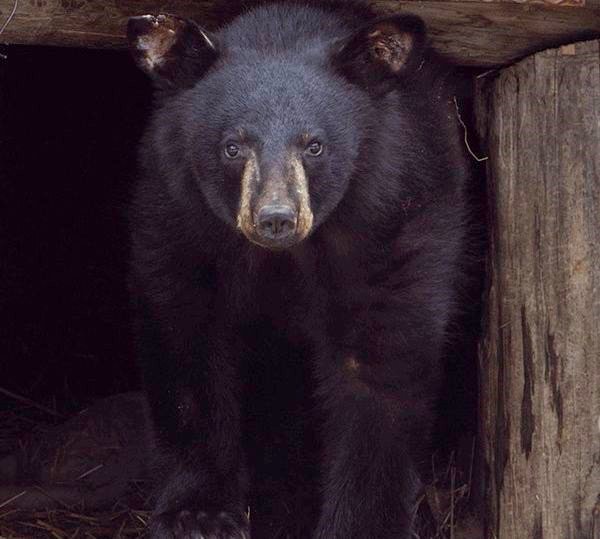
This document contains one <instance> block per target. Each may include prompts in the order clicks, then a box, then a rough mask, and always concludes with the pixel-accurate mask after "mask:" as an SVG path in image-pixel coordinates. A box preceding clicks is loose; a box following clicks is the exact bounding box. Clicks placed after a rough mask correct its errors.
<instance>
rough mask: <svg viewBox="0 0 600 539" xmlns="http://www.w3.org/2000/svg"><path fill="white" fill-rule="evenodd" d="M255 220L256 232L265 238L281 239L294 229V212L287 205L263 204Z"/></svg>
mask: <svg viewBox="0 0 600 539" xmlns="http://www.w3.org/2000/svg"><path fill="white" fill-rule="evenodd" d="M257 220H258V232H259V234H260V235H261V236H263V237H265V238H269V239H273V240H279V239H283V238H286V237H287V236H289V235H291V234H292V233H293V232H294V231H295V230H296V213H295V212H294V210H293V209H292V208H290V207H289V206H279V205H277V206H264V207H263V208H261V209H260V211H259V212H258V219H257Z"/></svg>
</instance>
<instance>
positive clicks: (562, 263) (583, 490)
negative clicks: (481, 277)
mask: <svg viewBox="0 0 600 539" xmlns="http://www.w3.org/2000/svg"><path fill="white" fill-rule="evenodd" d="M599 60H600V42H598V41H593V42H588V43H580V44H577V45H574V46H572V47H565V48H563V49H557V50H549V51H545V52H542V53H539V54H536V55H535V56H533V57H530V58H528V59H526V60H524V61H522V62H520V63H518V64H517V65H515V66H513V67H510V68H508V69H505V70H504V71H503V72H502V73H501V75H500V76H499V78H498V79H497V80H495V81H493V82H491V83H488V84H486V85H485V87H483V88H481V89H480V94H479V100H478V109H479V110H478V117H479V118H480V131H481V136H482V138H483V139H484V140H487V144H488V155H489V161H488V163H489V164H488V167H489V168H488V190H489V194H490V198H489V207H490V227H491V237H490V253H489V260H488V265H489V270H490V272H489V279H490V281H489V288H488V304H487V320H486V326H487V330H486V334H485V339H484V342H483V346H482V350H481V357H480V360H481V369H480V372H481V397H482V400H481V420H482V428H481V430H482V438H483V446H484V453H485V455H484V458H485V471H486V473H485V476H486V477H487V485H486V494H487V495H486V499H487V502H488V517H489V518H488V523H487V524H488V533H487V535H486V537H487V538H490V539H491V538H498V539H504V538H510V539H541V538H542V537H543V538H544V539H591V538H594V537H597V536H598V530H597V526H598V512H599V510H600V505H599V500H600V498H599V495H600V84H599V81H600V61H599Z"/></svg>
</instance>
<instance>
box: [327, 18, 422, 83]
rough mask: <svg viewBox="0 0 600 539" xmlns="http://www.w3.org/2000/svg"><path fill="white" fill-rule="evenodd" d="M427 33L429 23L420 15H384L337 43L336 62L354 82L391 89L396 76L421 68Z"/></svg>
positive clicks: (402, 75)
mask: <svg viewBox="0 0 600 539" xmlns="http://www.w3.org/2000/svg"><path fill="white" fill-rule="evenodd" d="M425 36H426V33H425V24H424V23H423V21H422V20H421V19H420V18H419V17H416V16H414V15H393V16H389V17H382V18H379V19H375V20H374V21H371V22H370V23H369V24H367V25H366V26H364V27H363V28H361V29H360V30H358V31H357V32H355V33H354V34H353V35H351V36H350V37H348V38H346V39H344V40H342V41H341V42H338V43H336V45H335V48H334V53H333V54H334V58H333V61H334V64H335V65H336V67H337V69H339V70H340V71H341V73H342V74H343V75H344V76H346V77H347V78H348V79H350V80H351V81H352V82H355V83H358V84H361V85H364V86H366V87H368V88H373V89H376V88H379V89H386V88H390V87H391V84H390V83H393V81H394V80H395V79H397V78H399V77H404V76H405V75H407V74H410V73H411V72H412V71H414V70H416V69H418V68H419V66H420V65H421V62H422V61H423V54H424V50H425V42H426V37H425Z"/></svg>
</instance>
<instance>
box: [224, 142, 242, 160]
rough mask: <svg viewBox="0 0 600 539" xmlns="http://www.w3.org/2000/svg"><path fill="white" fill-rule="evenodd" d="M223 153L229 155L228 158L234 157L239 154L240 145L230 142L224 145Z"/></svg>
mask: <svg viewBox="0 0 600 539" xmlns="http://www.w3.org/2000/svg"><path fill="white" fill-rule="evenodd" d="M225 155H226V156H227V157H229V159H235V158H236V157H238V156H239V155H240V147H239V146H238V145H237V144H234V143H233V142H230V143H229V144H227V146H225Z"/></svg>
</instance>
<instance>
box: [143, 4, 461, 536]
mask: <svg viewBox="0 0 600 539" xmlns="http://www.w3.org/2000/svg"><path fill="white" fill-rule="evenodd" d="M319 4H322V3H319ZM377 21H378V19H376V17H375V16H374V15H373V14H371V13H370V12H369V11H368V10H366V8H364V7H349V6H348V4H347V3H344V2H339V3H335V2H331V3H329V4H327V3H326V4H325V7H323V6H322V5H317V3H315V2H287V3H278V4H275V5H265V6H260V7H257V8H254V9H251V10H249V11H248V12H247V13H245V14H244V15H243V16H242V17H240V18H237V19H234V20H233V22H232V23H231V24H229V25H227V26H225V27H224V28H223V29H222V30H220V31H219V32H217V33H215V34H212V38H214V41H215V43H218V49H219V54H217V55H216V56H215V58H214V61H212V60H211V63H210V64H209V65H205V64H206V62H205V58H203V59H202V60H201V61H200V62H197V65H202V66H203V74H202V76H199V75H197V70H195V69H187V68H183V69H181V70H179V71H178V73H180V74H181V73H183V74H185V73H194V74H195V75H194V76H195V77H198V78H194V79H192V80H185V81H179V86H178V88H177V89H175V90H173V88H172V87H170V88H169V91H167V92H165V91H164V88H163V87H161V85H158V90H157V103H156V110H155V112H154V114H153V117H152V119H151V122H150V126H149V128H148V131H147V134H146V136H145V138H144V140H143V142H142V145H141V153H140V155H141V160H140V161H141V170H142V177H141V179H140V181H139V182H138V185H137V190H136V192H135V196H134V201H133V207H132V244H133V248H132V265H131V268H132V289H133V292H134V297H135V301H136V306H137V308H138V312H139V314H140V316H139V323H138V326H139V327H138V329H139V341H140V355H141V361H142V365H143V371H144V376H145V383H146V387H147V391H148V395H149V399H150V403H151V407H152V411H153V416H154V421H155V426H156V437H157V440H158V442H159V446H160V449H161V454H162V456H163V463H164V469H165V470H166V477H164V478H162V479H161V481H162V482H161V485H162V486H161V493H160V496H159V499H158V502H157V506H156V511H155V515H154V517H153V521H152V525H151V529H152V533H151V536H152V537H155V538H163V537H178V538H179V537H181V538H199V537H204V538H227V539H233V538H237V537H239V538H242V537H249V525H248V522H247V517H246V514H245V513H246V510H247V504H248V497H247V496H248V489H249V488H250V480H251V479H252V480H254V472H253V469H255V467H256V465H257V461H260V460H261V458H264V456H265V455H268V454H269V453H268V452H269V451H270V448H269V446H268V442H271V443H273V440H279V439H280V438H279V437H278V432H279V430H278V428H279V429H280V431H281V432H282V433H285V432H288V431H289V430H290V428H291V427H289V422H290V421H292V419H293V420H299V422H300V423H309V424H312V423H310V422H312V421H315V423H314V425H318V429H317V432H316V433H315V431H314V430H311V428H310V427H308V428H307V430H306V432H307V433H308V434H307V438H303V439H299V438H298V437H295V438H294V437H292V438H293V439H294V440H295V441H294V442H293V443H298V444H300V445H299V446H298V447H301V444H302V443H307V444H308V445H310V446H311V448H312V447H314V446H315V445H316V446H318V447H320V448H321V453H320V455H321V457H320V462H319V465H320V479H321V491H320V496H319V499H318V500H316V502H317V503H316V504H315V505H317V506H318V507H319V510H318V511H319V517H318V522H317V523H316V527H315V529H313V530H312V531H311V532H309V531H306V530H303V531H301V532H298V535H297V536H298V537H308V536H310V534H311V533H312V534H313V536H314V537H315V538H318V539H352V538H356V539H358V538H361V539H364V538H368V539H382V538H403V539H405V538H408V537H410V536H411V534H410V530H411V522H412V519H413V512H414V504H415V500H416V496H417V494H418V492H419V489H420V488H421V481H420V479H419V477H420V476H419V470H420V468H422V467H425V466H426V465H427V462H428V461H429V455H430V448H429V440H430V435H431V428H432V424H433V421H434V417H433V416H434V413H433V405H434V403H435V400H436V398H437V395H438V389H439V385H440V382H441V377H442V373H443V365H442V359H441V358H442V357H443V354H444V350H445V346H446V343H447V341H448V337H449V335H448V327H449V324H450V322H451V321H452V319H453V316H454V315H455V313H456V309H457V305H458V301H459V292H460V289H461V287H462V285H463V281H464V273H465V272H464V265H465V257H466V255H467V252H466V245H467V241H468V238H467V235H468V229H467V221H468V208H467V202H466V195H465V186H466V182H467V180H468V167H467V165H466V163H465V159H464V155H463V150H462V147H461V143H460V139H459V136H458V131H457V125H456V124H457V121H456V117H455V114H454V109H453V107H454V105H453V103H452V94H451V89H449V88H448V84H447V82H446V81H447V80H448V73H447V72H446V70H445V69H444V68H442V67H441V66H440V65H439V64H438V62H437V61H436V60H435V59H434V58H433V56H432V55H431V54H430V53H428V52H427V51H426V49H425V40H424V34H423V29H422V26H421V24H420V22H419V21H418V20H416V19H415V18H414V17H405V18H402V17H401V18H397V17H396V18H394V19H386V20H385V21H384V22H387V23H389V24H391V25H392V27H393V28H392V30H394V29H395V28H399V29H400V30H401V31H402V30H403V29H404V30H405V31H406V32H408V33H409V34H410V36H412V37H413V38H414V39H412V40H409V41H407V42H410V43H412V44H413V47H414V50H412V51H409V52H410V57H409V59H408V61H407V62H406V63H405V64H403V67H402V69H401V70H399V71H397V72H393V73H392V72H388V71H386V66H385V65H383V64H381V63H379V64H377V62H374V61H372V60H370V59H369V58H371V57H369V56H368V55H366V53H365V51H364V50H361V48H360V44H361V42H362V40H363V39H364V40H366V39H367V38H368V36H369V35H371V34H372V33H371V34H370V33H369V29H370V28H372V27H374V26H373V25H375V24H377ZM382 28H387V29H389V28H390V26H389V25H388V26H384V27H382ZM361 36H362V37H361ZM365 36H366V37H365ZM186 39H189V36H188V37H187V38H186ZM357 40H358V41H357ZM367 45H368V44H367V43H366V42H365V47H366V46H367ZM384 53H385V51H384ZM199 54H200V53H199ZM211 54H212V53H211ZM384 56H385V54H384ZM181 61H182V62H195V61H196V60H195V59H194V56H193V54H187V55H182V58H181ZM203 62H204V63H203ZM370 62H371V63H370ZM240 127H242V128H244V129H246V130H247V131H249V132H250V133H251V134H252V137H253V138H252V140H253V144H255V145H256V147H259V148H260V149H261V152H262V155H263V164H264V166H265V167H266V166H271V165H273V166H275V165H274V163H277V162H278V160H280V159H281V158H282V155H283V154H284V153H285V148H286V145H287V146H288V147H289V145H290V144H292V145H293V144H296V142H297V141H296V138H295V137H297V136H298V134H299V133H300V132H310V133H319V136H320V137H321V138H323V139H324V140H325V144H326V153H324V155H323V156H322V159H319V160H318V161H317V160H313V161H310V162H308V161H305V163H304V166H305V169H306V172H307V176H308V180H309V188H310V198H311V206H312V209H313V212H314V215H315V224H314V226H313V231H312V233H311V235H310V236H309V237H308V238H307V239H305V240H304V241H302V242H301V243H299V244H297V245H295V246H294V247H292V248H290V249H287V250H285V251H280V252H274V251H268V250H266V249H263V248H261V247H258V246H256V245H253V244H251V243H250V242H248V240H247V239H246V238H245V237H244V236H242V235H241V234H240V233H239V232H238V231H237V230H236V227H235V225H236V223H235V216H236V212H237V208H238V204H239V192H240V185H239V183H240V182H239V177H240V174H241V171H240V169H239V166H238V165H235V164H231V163H229V162H225V161H224V159H223V156H222V143H223V141H224V140H225V139H227V137H228V136H229V135H230V134H231V133H233V132H235V130H236V129H238V128H240ZM236 167H238V168H236ZM280 381H281V385H280ZM282 387H286V388H288V389H286V390H285V391H283V390H282ZM282 403H287V405H288V409H286V410H287V411H286V412H284V411H282V410H280V409H279V408H278V407H279V406H283V404H282ZM290 409H293V412H290ZM288 413H289V414H292V415H293V418H290V416H289V415H287V414H288ZM273 421H275V422H277V421H279V422H280V423H281V425H280V427H273V426H272V425H271V424H272V422H273ZM267 422H270V426H269V427H268V428H265V427H264V425H263V423H267ZM259 432H260V433H263V432H264V433H268V434H265V435H264V437H259V436H258V434H257V433H259ZM311 433H313V434H314V444H313V438H311V436H313V434H311ZM260 436H262V434H261V435H260ZM286 436H287V435H285V434H284V435H283V437H284V438H286ZM302 440H304V442H303V441H302ZM307 440H310V443H308V442H307ZM295 450H297V447H290V448H288V449H287V451H288V452H287V453H286V456H285V458H286V459H287V458H289V459H290V461H292V460H294V457H293V453H294V451H295ZM284 460H285V459H284ZM286 462H287V461H286ZM263 464H264V463H263ZM258 466H259V468H261V465H260V463H259V464H258ZM285 467H286V466H284V468H285ZM263 468H265V466H263ZM266 468H268V465H266ZM261 469H262V468H261ZM285 471H286V470H285V469H283V470H281V472H282V473H285ZM307 505H310V503H309V504H307ZM252 509H253V508H252V507H251V508H250V510H251V517H252V519H254V513H253V512H252ZM296 511H297V509H296V508H293V509H292V510H291V517H290V518H293V516H294V514H295V513H296ZM259 517H260V515H259ZM255 539H257V538H256V537H255ZM258 539H261V538H260V537H259V538H258Z"/></svg>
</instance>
